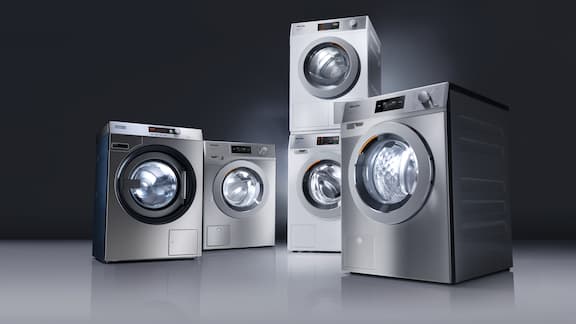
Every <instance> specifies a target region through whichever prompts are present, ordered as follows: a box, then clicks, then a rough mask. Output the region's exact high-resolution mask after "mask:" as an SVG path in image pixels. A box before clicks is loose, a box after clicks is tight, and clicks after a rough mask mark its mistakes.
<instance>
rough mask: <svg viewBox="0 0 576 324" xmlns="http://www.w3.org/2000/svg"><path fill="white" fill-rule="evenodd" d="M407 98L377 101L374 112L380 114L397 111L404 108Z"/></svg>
mask: <svg viewBox="0 0 576 324" xmlns="http://www.w3.org/2000/svg"><path fill="white" fill-rule="evenodd" d="M405 100H406V97H405V96H401V97H395V98H388V99H383V100H378V101H376V110H375V111H374V112H376V113H379V112H383V111H389V110H396V109H402V108H404V101H405Z"/></svg>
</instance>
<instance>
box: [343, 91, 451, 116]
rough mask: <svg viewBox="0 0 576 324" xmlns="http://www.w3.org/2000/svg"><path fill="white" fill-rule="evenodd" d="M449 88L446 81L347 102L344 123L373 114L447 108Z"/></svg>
mask: <svg viewBox="0 0 576 324" xmlns="http://www.w3.org/2000/svg"><path fill="white" fill-rule="evenodd" d="M448 88H449V84H448V83H447V82H444V83H438V84H433V85H430V86H425V87H421V88H416V89H410V90H405V91H399V92H395V93H390V94H385V95H381V96H376V97H372V98H369V99H366V100H359V101H350V102H346V103H345V104H344V113H343V118H342V123H348V122H353V121H360V120H363V119H368V118H370V117H372V116H393V115H394V116H396V115H398V114H403V113H412V112H418V111H426V110H433V109H441V108H445V107H446V105H447V98H448Z"/></svg>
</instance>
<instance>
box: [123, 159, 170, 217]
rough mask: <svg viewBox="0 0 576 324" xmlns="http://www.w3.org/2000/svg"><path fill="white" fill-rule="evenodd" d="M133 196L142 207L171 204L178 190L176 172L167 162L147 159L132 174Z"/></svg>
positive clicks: (153, 207) (131, 190)
mask: <svg viewBox="0 0 576 324" xmlns="http://www.w3.org/2000/svg"><path fill="white" fill-rule="evenodd" d="M130 180H131V181H134V182H135V184H134V185H133V186H131V187H130V194H131V195H132V198H134V200H135V201H136V202H137V203H138V204H139V205H140V206H142V207H144V208H148V209H162V208H164V207H166V206H168V205H170V204H171V203H172V202H173V201H174V199H175V198H176V194H177V192H178V178H177V177H176V172H175V171H174V170H173V169H172V168H171V167H170V166H169V165H167V164H166V163H163V162H160V161H146V162H144V163H142V164H140V165H139V166H137V167H136V168H135V169H134V171H132V173H131V175H130Z"/></svg>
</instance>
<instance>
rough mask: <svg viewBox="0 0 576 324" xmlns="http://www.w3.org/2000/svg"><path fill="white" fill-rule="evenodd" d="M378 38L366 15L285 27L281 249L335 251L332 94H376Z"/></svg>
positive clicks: (336, 159)
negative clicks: (284, 236)
mask: <svg viewBox="0 0 576 324" xmlns="http://www.w3.org/2000/svg"><path fill="white" fill-rule="evenodd" d="M380 52H381V45H380V40H379V38H378V36H377V34H376V32H375V31H374V28H373V26H372V23H371V22H370V19H369V18H368V17H367V16H361V17H350V18H341V19H330V20H322V21H312V22H304V23H294V24H292V26H291V30H290V140H289V152H288V249H289V250H290V251H326V252H339V251H341V229H340V223H341V220H340V217H341V205H340V196H341V184H340V181H341V173H340V163H341V161H340V160H341V158H340V121H341V118H342V111H340V110H336V111H335V110H334V103H335V102H337V101H348V100H355V99H363V98H366V97H370V96H376V95H379V94H381V66H380V62H381V58H380V57H381V55H380Z"/></svg>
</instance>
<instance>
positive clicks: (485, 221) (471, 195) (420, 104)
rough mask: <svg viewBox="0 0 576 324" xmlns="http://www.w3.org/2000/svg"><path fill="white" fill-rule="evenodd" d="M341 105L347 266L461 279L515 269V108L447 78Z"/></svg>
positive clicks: (387, 273)
mask: <svg viewBox="0 0 576 324" xmlns="http://www.w3.org/2000/svg"><path fill="white" fill-rule="evenodd" d="M344 105H345V108H344V120H343V124H342V188H343V194H342V206H343V209H342V240H343V244H342V267H343V270H344V271H346V272H355V273H364V274H372V275H380V276H389V277H398V278H407V279H416V280H425V281H433V282H441V283H457V282H461V281H463V280H467V279H471V278H475V277H478V276H482V275H486V274H489V273H493V272H497V271H502V270H506V269H509V268H511V267H512V249H511V229H510V186H509V180H508V155H509V144H508V130H507V123H508V122H507V118H508V107H506V106H505V105H502V104H500V103H497V102H495V101H493V100H490V99H488V98H486V97H483V96H480V95H478V94H475V93H473V92H471V91H469V90H466V89H464V88H461V87H458V86H456V85H454V84H449V83H440V84H434V85H430V86H426V87H422V88H417V89H412V90H406V91H400V92H396V93H391V94H387V95H383V96H378V97H374V98H370V99H367V100H363V101H357V102H348V103H345V104H344Z"/></svg>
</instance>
